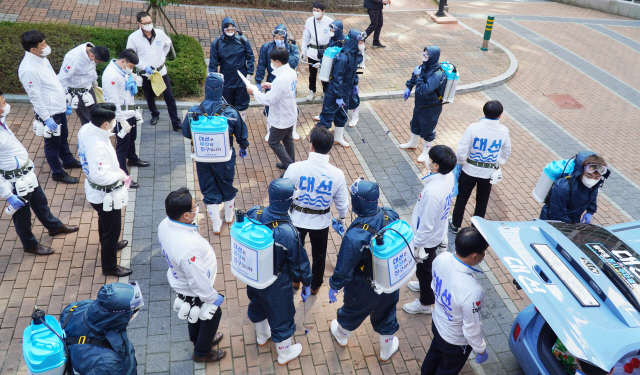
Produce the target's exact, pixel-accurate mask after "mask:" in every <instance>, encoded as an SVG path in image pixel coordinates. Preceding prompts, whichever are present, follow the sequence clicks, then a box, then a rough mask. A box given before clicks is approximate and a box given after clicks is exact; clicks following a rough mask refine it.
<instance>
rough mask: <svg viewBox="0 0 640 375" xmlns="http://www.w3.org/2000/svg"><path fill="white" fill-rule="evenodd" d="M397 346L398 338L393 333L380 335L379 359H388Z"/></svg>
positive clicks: (396, 349) (398, 344) (398, 343)
mask: <svg viewBox="0 0 640 375" xmlns="http://www.w3.org/2000/svg"><path fill="white" fill-rule="evenodd" d="M399 346H400V340H398V338H397V337H395V336H394V335H380V360H381V361H383V362H384V361H388V360H389V358H391V356H392V355H393V353H395V352H397V351H398V347H399Z"/></svg>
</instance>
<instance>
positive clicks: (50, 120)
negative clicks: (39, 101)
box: [44, 117, 58, 132]
mask: <svg viewBox="0 0 640 375" xmlns="http://www.w3.org/2000/svg"><path fill="white" fill-rule="evenodd" d="M44 124H45V125H47V128H49V130H51V131H52V132H54V131H56V129H58V124H56V122H55V121H54V120H53V117H49V118H48V119H46V120H44Z"/></svg>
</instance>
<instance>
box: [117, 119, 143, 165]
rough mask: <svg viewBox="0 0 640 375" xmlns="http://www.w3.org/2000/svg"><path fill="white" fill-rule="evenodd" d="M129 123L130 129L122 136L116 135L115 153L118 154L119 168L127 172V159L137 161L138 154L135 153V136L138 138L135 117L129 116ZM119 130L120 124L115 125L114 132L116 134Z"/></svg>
mask: <svg viewBox="0 0 640 375" xmlns="http://www.w3.org/2000/svg"><path fill="white" fill-rule="evenodd" d="M127 122H128V123H129V125H131V131H129V133H128V134H127V135H125V136H124V138H120V137H118V136H117V135H116V155H117V156H118V164H120V169H122V170H123V171H125V172H126V173H127V174H129V170H128V169H127V159H129V161H134V162H135V161H137V160H138V155H137V154H136V138H138V128H137V127H136V118H135V117H131V118H130V119H127ZM119 131H120V125H118V126H116V128H115V129H114V132H115V133H116V134H117V133H118V132H119Z"/></svg>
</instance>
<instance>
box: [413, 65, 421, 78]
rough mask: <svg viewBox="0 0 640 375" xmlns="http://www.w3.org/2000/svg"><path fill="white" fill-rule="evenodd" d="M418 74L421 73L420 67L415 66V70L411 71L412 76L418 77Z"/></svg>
mask: <svg viewBox="0 0 640 375" xmlns="http://www.w3.org/2000/svg"><path fill="white" fill-rule="evenodd" d="M420 72H422V66H416V68H415V69H413V74H414V75H416V76H419V75H420Z"/></svg>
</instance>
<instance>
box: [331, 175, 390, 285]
mask: <svg viewBox="0 0 640 375" xmlns="http://www.w3.org/2000/svg"><path fill="white" fill-rule="evenodd" d="M379 197H380V190H379V188H378V184H376V183H375V182H371V181H366V180H365V181H361V182H360V183H359V184H358V191H357V193H356V194H353V193H351V205H352V210H353V212H354V213H355V214H356V215H358V217H357V218H356V219H355V220H354V221H353V222H352V223H351V225H350V226H349V228H348V229H347V232H346V233H345V235H344V237H343V238H342V244H341V245H340V251H339V252H338V261H337V263H336V268H335V270H334V271H333V276H331V278H330V279H329V285H330V286H331V288H333V289H335V290H340V289H342V288H344V287H345V286H346V285H348V284H349V283H350V282H351V280H352V279H353V277H354V276H357V277H362V278H366V277H367V273H368V272H371V270H372V268H371V267H372V265H371V256H372V255H371V249H370V246H371V239H372V238H373V234H371V233H369V232H368V231H366V230H364V229H362V228H356V226H358V225H359V224H368V225H369V226H370V227H371V228H373V229H374V230H376V231H378V230H380V229H382V228H383V227H384V222H385V215H386V216H387V217H388V221H387V225H389V224H391V223H392V222H394V221H396V220H398V219H399V218H400V217H399V216H398V214H397V213H396V212H395V211H394V210H393V209H391V208H386V207H383V208H380V207H378V198H379ZM361 265H364V268H365V269H364V270H361V269H360V267H357V266H361Z"/></svg>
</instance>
